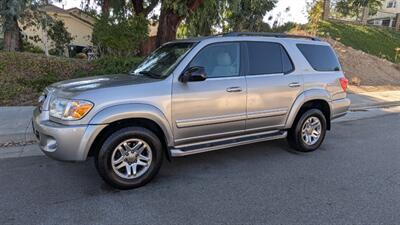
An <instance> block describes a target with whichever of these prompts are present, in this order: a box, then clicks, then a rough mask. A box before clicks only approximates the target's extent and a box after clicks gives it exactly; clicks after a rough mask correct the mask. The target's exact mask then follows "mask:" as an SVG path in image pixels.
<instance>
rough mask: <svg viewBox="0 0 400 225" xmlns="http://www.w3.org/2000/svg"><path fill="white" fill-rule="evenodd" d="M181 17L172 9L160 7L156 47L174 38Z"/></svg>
mask: <svg viewBox="0 0 400 225" xmlns="http://www.w3.org/2000/svg"><path fill="white" fill-rule="evenodd" d="M181 20H182V18H181V17H179V16H178V15H177V14H176V13H174V11H173V9H161V13H160V19H159V23H158V29H157V40H156V47H159V46H161V45H162V44H164V43H166V42H168V41H172V40H175V39H176V31H177V30H178V26H179V23H180V22H181Z"/></svg>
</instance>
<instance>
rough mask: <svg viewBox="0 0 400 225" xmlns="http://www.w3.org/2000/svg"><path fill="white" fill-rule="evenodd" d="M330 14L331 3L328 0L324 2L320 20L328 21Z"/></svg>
mask: <svg viewBox="0 0 400 225" xmlns="http://www.w3.org/2000/svg"><path fill="white" fill-rule="evenodd" d="M330 12H331V1H330V0H324V8H323V14H322V19H323V20H328V19H329V16H330Z"/></svg>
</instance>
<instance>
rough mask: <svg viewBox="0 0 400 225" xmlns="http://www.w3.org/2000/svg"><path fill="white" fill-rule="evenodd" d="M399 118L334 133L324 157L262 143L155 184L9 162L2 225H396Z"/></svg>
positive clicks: (183, 162)
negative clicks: (129, 186)
mask: <svg viewBox="0 0 400 225" xmlns="http://www.w3.org/2000/svg"><path fill="white" fill-rule="evenodd" d="M399 128H400V114H392V115H388V116H381V117H375V118H369V119H362V120H356V121H348V122H340V123H335V124H333V131H331V132H329V133H328V135H327V137H326V140H325V143H324V144H323V145H322V147H321V149H320V150H318V151H316V152H313V153H308V154H303V153H295V152H292V151H290V150H289V148H288V146H287V144H286V142H285V141H274V142H267V143H258V144H253V145H248V146H242V147H237V148H231V149H226V150H220V151H215V152H210V153H204V154H200V155H194V156H190V157H185V158H177V159H174V160H173V162H172V163H168V162H165V164H164V166H163V168H162V169H161V172H160V174H159V175H158V177H157V178H156V179H155V180H154V181H153V182H152V183H150V184H149V185H147V186H145V187H142V188H139V189H136V190H129V191H119V190H115V189H112V188H110V187H109V186H107V185H105V184H104V183H103V182H102V180H101V179H100V178H99V177H98V175H97V174H96V171H95V169H94V167H93V161H92V160H90V161H88V162H86V163H79V164H77V163H62V162H56V161H53V160H50V159H48V158H46V157H43V156H37V157H23V158H12V159H2V160H0V202H1V205H0V224H16V223H18V224H64V223H81V224H94V223H95V224H122V223H123V224H127V223H129V224H136V223H138V224H213V223H224V224H232V223H235V224H246V223H247V224H261V223H262V224H267V223H268V224H278V223H279V224H293V223H296V224H327V223H336V224H372V223H382V224H396V223H398V222H399V221H400V214H399V211H398V210H399V209H400V138H399V137H400V129H399Z"/></svg>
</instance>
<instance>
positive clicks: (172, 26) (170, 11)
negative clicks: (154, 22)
mask: <svg viewBox="0 0 400 225" xmlns="http://www.w3.org/2000/svg"><path fill="white" fill-rule="evenodd" d="M203 2H204V0H162V1H161V12H160V18H159V24H158V30H157V40H156V46H160V45H162V44H163V43H165V42H168V41H171V40H174V39H175V38H176V32H177V29H178V26H179V24H180V23H181V21H182V20H183V19H185V18H187V17H188V16H189V15H190V14H191V13H193V12H194V11H195V10H196V9H197V8H198V7H199V6H200V5H201V4H202V3H203Z"/></svg>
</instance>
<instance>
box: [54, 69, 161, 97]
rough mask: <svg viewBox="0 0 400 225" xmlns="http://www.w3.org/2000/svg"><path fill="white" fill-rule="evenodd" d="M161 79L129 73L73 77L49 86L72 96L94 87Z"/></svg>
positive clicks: (57, 91) (60, 92) (108, 86)
mask: <svg viewBox="0 0 400 225" xmlns="http://www.w3.org/2000/svg"><path fill="white" fill-rule="evenodd" d="M156 81H159V80H158V79H154V78H150V77H146V76H136V75H128V74H114V75H104V76H93V77H85V78H79V79H72V80H66V81H61V82H57V83H54V84H52V85H50V86H49V87H48V89H50V90H53V91H54V92H56V93H57V94H59V95H63V96H71V95H74V94H78V93H81V92H85V91H90V90H94V89H102V88H111V87H119V86H125V85H134V84H143V83H150V82H156Z"/></svg>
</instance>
